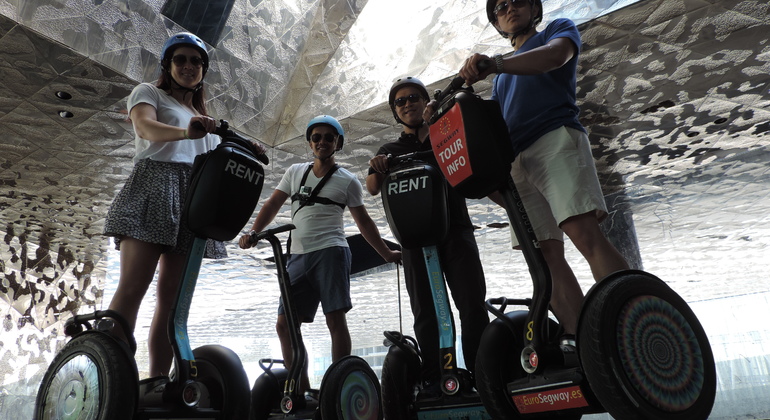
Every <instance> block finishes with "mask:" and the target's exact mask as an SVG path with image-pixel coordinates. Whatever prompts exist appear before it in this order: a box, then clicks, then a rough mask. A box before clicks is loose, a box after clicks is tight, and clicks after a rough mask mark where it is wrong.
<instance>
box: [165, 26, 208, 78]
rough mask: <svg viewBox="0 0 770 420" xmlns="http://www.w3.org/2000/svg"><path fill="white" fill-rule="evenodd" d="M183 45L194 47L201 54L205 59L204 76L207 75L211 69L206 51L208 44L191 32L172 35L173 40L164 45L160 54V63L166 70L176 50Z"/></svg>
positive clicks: (170, 39)
mask: <svg viewBox="0 0 770 420" xmlns="http://www.w3.org/2000/svg"><path fill="white" fill-rule="evenodd" d="M182 45H184V46H187V47H193V48H195V49H197V50H198V52H200V53H201V57H202V58H203V75H206V71H207V70H208V69H209V54H208V52H207V51H206V44H204V43H203V41H202V40H201V39H200V38H198V36H196V35H195V34H191V33H190V32H180V33H178V34H176V35H172V36H171V38H169V39H168V40H167V41H166V43H165V44H163V49H162V50H161V52H160V61H161V63H162V65H163V68H164V69H166V66H167V65H168V63H169V62H170V60H171V54H172V53H173V52H174V50H175V49H177V48H179V47H180V46H182Z"/></svg>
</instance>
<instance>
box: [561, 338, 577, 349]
mask: <svg viewBox="0 0 770 420" xmlns="http://www.w3.org/2000/svg"><path fill="white" fill-rule="evenodd" d="M559 348H560V349H561V351H562V352H564V353H575V352H576V351H577V345H576V342H575V334H562V336H561V337H559Z"/></svg>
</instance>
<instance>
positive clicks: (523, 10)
mask: <svg viewBox="0 0 770 420" xmlns="http://www.w3.org/2000/svg"><path fill="white" fill-rule="evenodd" d="M542 17H543V5H542V3H541V1H540V0H487V18H488V19H489V22H490V23H492V25H494V27H495V29H497V31H498V32H499V33H500V34H501V35H502V36H503V37H504V38H506V39H509V40H510V41H511V45H512V46H513V50H514V52H513V54H512V55H510V56H508V57H505V58H503V57H502V56H501V55H496V56H494V57H488V56H485V55H482V54H473V55H472V56H471V57H469V58H468V60H466V62H465V64H464V65H463V68H462V69H461V70H460V76H462V77H463V78H464V79H465V81H466V83H467V84H468V85H471V84H473V83H475V82H477V81H479V80H482V79H484V78H486V77H488V76H489V75H490V74H492V73H497V76H495V79H494V84H493V90H492V99H493V100H496V101H498V102H499V103H500V108H501V110H502V113H503V116H504V118H505V121H506V123H507V125H508V130H509V133H510V136H511V142H512V143H513V148H514V151H515V152H516V159H515V160H514V162H513V164H512V165H511V175H512V176H513V180H514V182H515V184H516V188H517V189H518V191H519V193H520V194H521V197H522V200H523V202H524V206H525V208H526V210H527V213H528V215H529V217H530V219H531V220H532V222H533V226H534V228H535V235H536V236H537V238H538V240H539V242H540V246H541V249H542V251H543V256H544V257H545V260H546V263H547V264H548V268H549V270H550V272H551V276H552V279H553V296H552V298H551V306H552V308H553V311H554V313H555V315H556V317H557V318H558V319H559V321H560V323H561V325H562V327H563V328H564V332H565V336H564V337H563V340H562V344H568V345H572V346H574V334H575V330H576V328H577V319H578V314H579V311H580V304H581V302H582V299H583V291H582V290H581V288H580V285H579V284H578V281H577V279H576V277H575V274H574V273H573V272H572V269H571V268H570V267H569V265H568V263H567V260H566V259H565V256H564V233H566V234H567V236H568V237H569V238H570V240H571V241H572V243H573V244H575V246H576V247H577V249H578V250H579V251H580V253H581V254H583V256H584V257H585V259H586V260H587V261H588V264H589V266H590V267H591V271H592V273H593V276H594V279H595V280H596V281H599V280H601V279H602V278H604V277H605V276H607V275H608V274H610V273H613V272H615V271H618V270H622V269H627V268H628V263H627V262H626V260H625V259H624V258H623V256H622V255H621V254H620V253H619V252H618V251H617V249H615V247H614V246H613V245H612V244H611V243H610V242H609V240H607V238H606V237H605V236H604V234H603V233H602V231H601V230H600V228H599V222H600V221H601V220H603V219H604V218H605V217H606V216H607V206H606V204H605V202H604V196H603V194H602V190H601V186H600V185H599V179H598V176H597V174H596V167H595V165H594V161H593V156H592V155H591V146H590V144H589V141H588V135H587V133H586V130H585V128H583V126H582V125H581V124H580V121H579V120H578V113H579V109H578V107H577V105H576V100H575V96H576V94H575V91H576V85H577V81H576V79H577V61H578V54H579V53H580V47H581V41H580V33H579V32H578V30H577V27H576V26H575V24H574V23H573V22H572V21H571V20H569V19H556V20H554V21H553V22H551V23H549V24H548V25H547V26H546V28H545V30H543V31H542V32H538V31H537V28H536V27H537V25H538V24H539V23H540V21H541V20H542ZM483 60H491V61H492V62H493V63H494V65H492V66H490V68H488V69H486V70H484V71H479V70H478V68H477V64H478V63H479V62H481V61H483ZM492 198H494V197H492ZM517 245H518V243H517V242H516V238H514V246H517Z"/></svg>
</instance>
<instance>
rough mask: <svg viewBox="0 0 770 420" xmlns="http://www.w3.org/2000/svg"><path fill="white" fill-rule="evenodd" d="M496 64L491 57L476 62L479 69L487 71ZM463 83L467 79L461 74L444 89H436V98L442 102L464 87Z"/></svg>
mask: <svg viewBox="0 0 770 420" xmlns="http://www.w3.org/2000/svg"><path fill="white" fill-rule="evenodd" d="M494 64H495V62H494V61H492V60H489V59H484V60H481V61H479V62H478V63H476V68H477V69H478V70H479V71H486V70H487V69H489V68H490V67H492V66H493V65H494ZM463 84H465V79H463V78H462V77H460V76H456V77H455V78H454V79H452V81H450V82H449V85H447V87H446V88H444V90H437V91H436V93H435V96H434V99H436V101H437V102H439V103H441V101H443V100H444V99H446V98H447V97H449V95H451V94H453V93H455V92H457V91H458V90H460V88H462V87H463ZM467 89H468V90H470V91H473V88H472V87H470V86H469V87H468V88H467Z"/></svg>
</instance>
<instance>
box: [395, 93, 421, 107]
mask: <svg viewBox="0 0 770 420" xmlns="http://www.w3.org/2000/svg"><path fill="white" fill-rule="evenodd" d="M420 99H422V96H420V95H418V94H416V93H413V94H411V95H409V96H402V97H400V98H396V99H395V100H394V101H393V103H394V104H395V105H396V106H397V107H399V108H400V107H402V106H404V105H406V101H407V100H408V101H409V102H411V103H415V102H417V101H419V100H420Z"/></svg>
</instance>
